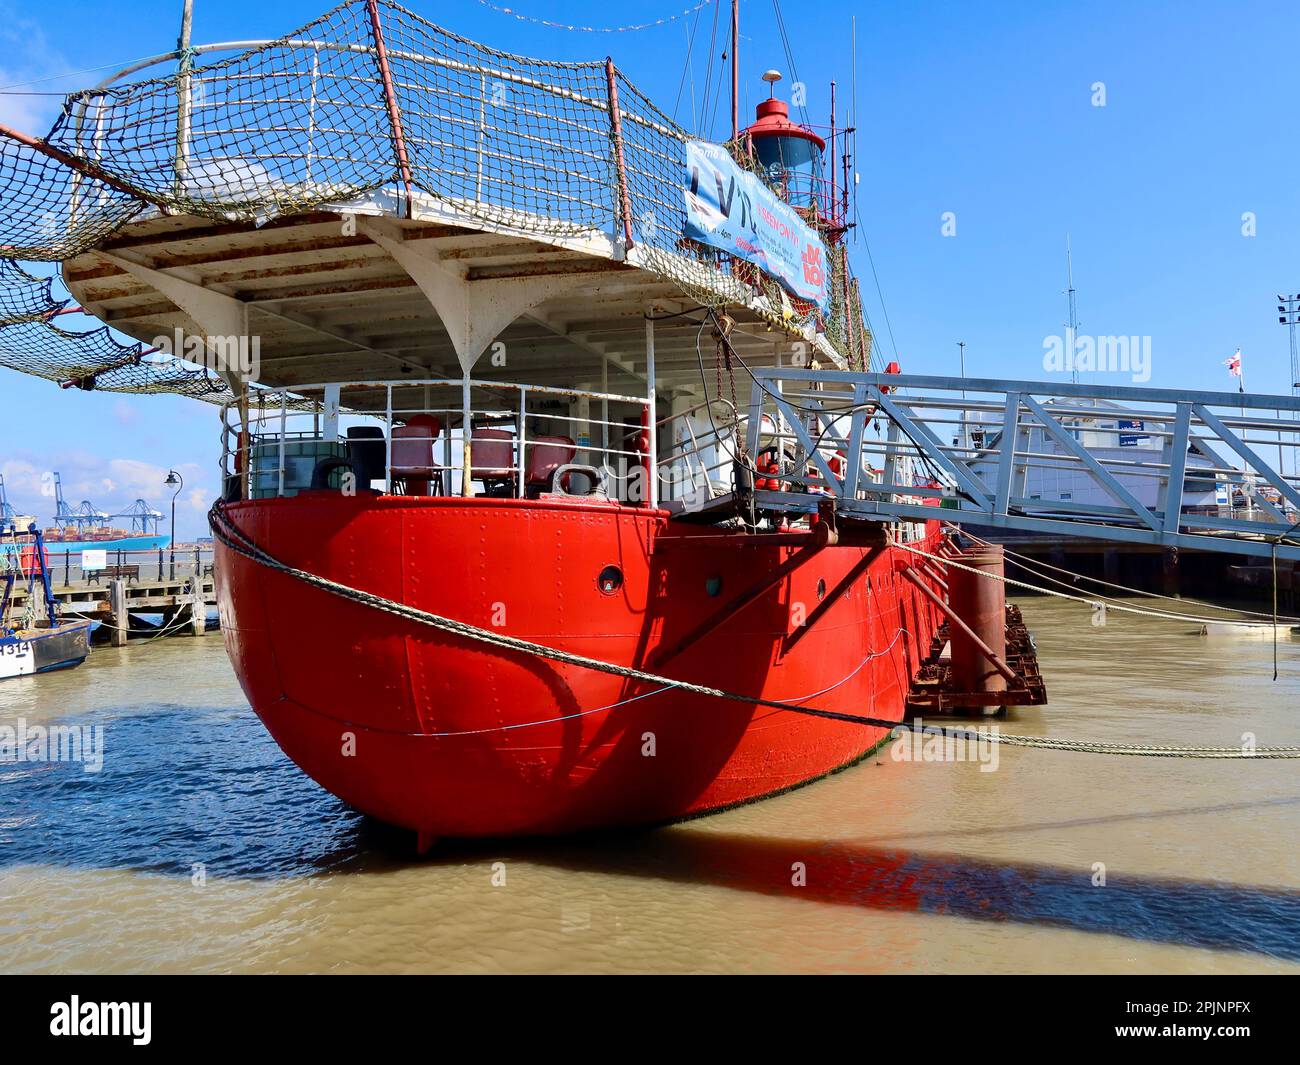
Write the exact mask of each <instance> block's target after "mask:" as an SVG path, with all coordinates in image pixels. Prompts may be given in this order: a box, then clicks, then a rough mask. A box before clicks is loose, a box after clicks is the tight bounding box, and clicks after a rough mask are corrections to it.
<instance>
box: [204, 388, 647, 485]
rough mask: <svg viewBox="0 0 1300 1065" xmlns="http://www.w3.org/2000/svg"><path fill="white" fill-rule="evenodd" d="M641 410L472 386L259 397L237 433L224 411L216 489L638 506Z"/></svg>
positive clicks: (642, 401) (584, 397) (282, 392)
mask: <svg viewBox="0 0 1300 1065" xmlns="http://www.w3.org/2000/svg"><path fill="white" fill-rule="evenodd" d="M648 409H649V401H648V400H647V399H646V398H645V397H641V396H626V395H620V394H615V393H606V392H595V391H588V390H583V389H571V388H555V387H550V386H545V385H533V384H523V383H515V382H503V381H485V380H474V379H470V380H462V379H455V380H452V379H446V378H432V379H428V380H416V381H412V380H400V381H365V382H338V383H332V382H331V383H322V384H313V385H295V386H294V387H293V388H292V389H289V388H284V389H274V390H262V391H259V392H258V394H257V397H256V402H255V404H254V405H252V406H250V407H249V409H248V411H247V415H246V422H245V424H246V426H247V431H246V433H245V434H241V433H240V432H239V431H238V429H237V428H236V426H235V425H234V424H232V420H231V419H232V415H234V414H235V408H234V405H233V404H230V405H227V406H226V407H224V408H223V420H222V458H221V470H222V477H223V483H224V484H225V485H226V495H227V496H228V497H232V496H242V497H244V498H252V499H265V498H273V497H280V496H293V495H296V494H297V493H298V492H300V491H302V490H304V489H309V488H312V487H316V488H333V489H337V490H342V491H348V492H351V491H358V490H382V491H383V492H384V493H386V494H401V495H423V496H450V495H455V496H468V495H474V494H480V495H491V496H508V497H513V498H525V497H528V496H537V495H541V494H559V495H567V496H597V497H605V498H609V499H616V500H620V501H623V502H628V503H642V502H645V499H646V497H645V490H644V485H645V481H646V479H647V478H646V476H645V468H646V463H647V452H646V450H645V448H644V435H645V429H644V426H645V422H646V415H645V414H644V413H643V412H646V411H648ZM466 427H468V430H469V431H468V433H467V432H466Z"/></svg>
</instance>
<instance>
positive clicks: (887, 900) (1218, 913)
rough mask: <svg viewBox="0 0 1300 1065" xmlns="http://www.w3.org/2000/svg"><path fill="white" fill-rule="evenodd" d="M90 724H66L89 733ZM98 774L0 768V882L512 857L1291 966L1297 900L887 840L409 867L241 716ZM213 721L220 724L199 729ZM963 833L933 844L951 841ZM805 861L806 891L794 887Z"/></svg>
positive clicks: (123, 729)
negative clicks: (82, 872) (42, 873)
mask: <svg viewBox="0 0 1300 1065" xmlns="http://www.w3.org/2000/svg"><path fill="white" fill-rule="evenodd" d="M95 716H96V715H94V714H89V715H85V716H83V717H80V718H79V722H80V723H81V724H90V725H93V724H95V723H96V722H95ZM106 723H108V724H109V725H110V727H109V729H108V731H107V735H106V746H105V764H104V768H103V770H102V771H101V772H99V773H94V774H92V773H84V772H82V771H81V769H80V768H79V767H76V766H72V765H67V764H54V765H51V764H34V763H16V764H15V763H9V764H0V871H2V870H4V869H6V868H14V867H19V866H27V865H33V866H42V867H45V868H49V867H51V866H54V867H60V868H66V869H87V870H94V869H124V870H134V871H143V872H150V873H154V874H157V875H164V876H176V877H188V876H189V875H190V873H191V871H192V869H193V866H194V864H195V863H197V862H202V863H203V864H204V866H205V867H206V869H207V870H208V874H209V875H217V876H224V877H238V878H242V879H248V880H268V881H274V880H283V879H288V878H300V877H310V876H320V875H347V876H358V875H364V874H368V873H375V872H392V871H395V870H399V869H411V868H413V867H417V866H418V867H422V868H427V869H428V870H429V871H430V873H431V874H432V873H434V872H435V871H436V870H437V869H438V867H439V866H441V865H444V864H445V865H451V866H456V865H461V864H463V863H464V862H466V861H475V860H480V859H481V860H488V861H493V860H499V859H503V858H504V859H513V860H517V861H528V862H532V863H536V864H539V865H544V866H549V867H550V868H553V869H557V870H563V871H568V872H574V873H591V874H600V875H613V876H622V877H635V878H638V879H641V880H652V881H657V882H662V883H665V884H690V885H701V884H705V885H713V886H716V887H720V888H725V889H729V890H733V891H742V892H750V893H754V894H759V895H765V896H772V897H781V898H788V899H790V900H792V901H793V900H798V901H800V902H803V903H813V904H823V905H838V906H851V907H859V908H863V909H871V910H885V911H899V912H911V913H917V914H933V915H948V916H957V917H964V918H969V919H974V920H979V921H992V922H1009V923H1017V924H1023V925H1030V926H1040V927H1050V928H1062V929H1070V930H1074V931H1080V932H1092V933H1102V934H1108V935H1118V936H1125V937H1128V938H1130V939H1134V940H1144V941H1151V942H1159V943H1171V944H1178V945H1185V946H1195V947H1205V948H1213V949H1227V950H1237V951H1250V952H1255V953H1259V954H1266V955H1270V956H1273V957H1276V958H1281V959H1286V960H1291V961H1300V892H1294V891H1288V890H1282V889H1276V888H1260V887H1252V886H1246V885H1238V884H1230V883H1217V882H1211V881H1197V880H1187V879H1164V878H1153V877H1143V876H1115V875H1112V876H1111V878H1110V881H1109V884H1108V886H1106V887H1105V888H1097V887H1094V886H1093V885H1092V883H1091V877H1090V871H1089V870H1087V869H1067V868H1063V867H1059V866H1053V865H1048V864H1042V863H1029V864H1024V863H1007V862H994V861H986V860H983V859H979V858H974V857H969V856H965V855H958V854H943V853H934V852H928V851H925V852H923V851H916V850H912V849H908V848H907V847H904V846H897V845H893V844H894V843H896V842H897V841H899V840H905V839H909V838H924V837H925V836H926V835H927V834H925V833H919V834H917V835H916V836H909V835H906V834H904V835H900V836H897V837H894V840H893V841H891V840H890V839H889V838H888V837H882V838H880V839H877V840H874V841H863V840H856V841H855V840H835V841H824V840H816V839H799V838H781V837H767V836H759V835H745V834H736V833H728V832H721V831H716V830H713V829H706V828H701V827H698V826H692V825H691V824H681V825H676V826H669V827H664V828H657V829H644V830H637V831H625V832H620V833H602V834H592V835H585V836H581V837H569V838H566V839H548V840H518V841H477V842H459V841H447V842H444V843H441V844H439V845H438V846H437V847H436V848H435V849H434V851H433V852H432V853H431V855H429V856H428V857H426V858H425V859H423V860H418V861H417V860H415V859H413V858H412V857H411V854H412V843H413V838H412V835H411V834H410V833H407V832H404V831H401V830H398V829H393V828H391V827H388V826H385V825H381V824H379V823H377V822H375V821H373V820H371V819H369V818H366V817H363V816H362V815H360V814H357V813H356V812H354V811H352V810H349V809H348V808H347V807H345V806H344V805H343V804H342V803H340V802H339V801H338V800H336V799H334V798H333V797H332V796H330V795H328V794H327V793H325V792H324V791H322V790H321V789H320V788H318V787H317V786H316V785H315V784H313V783H312V782H311V781H309V780H308V779H307V778H306V777H305V776H303V775H302V773H300V772H299V771H298V769H297V768H296V767H295V766H294V765H293V764H292V763H291V762H289V761H288V759H286V758H285V757H284V755H283V754H281V752H280V751H279V749H278V748H277V747H276V746H275V744H274V742H273V741H272V740H271V739H270V737H269V736H267V734H266V733H265V732H264V731H263V730H262V728H261V726H260V724H259V723H258V722H257V721H256V719H254V718H253V716H252V715H251V714H249V713H248V711H247V709H245V708H244V707H230V708H217V709H204V710H197V711H196V710H195V709H194V708H193V707H181V706H166V705H164V706H152V707H148V708H143V709H141V710H139V711H137V712H134V713H131V714H128V715H125V716H116V717H114V718H112V720H111V722H108V721H107V720H106ZM214 725H216V726H220V727H213V726H214ZM1280 803H1300V796H1297V797H1295V798H1288V799H1271V800H1265V801H1263V802H1259V803H1231V804H1221V805H1218V806H1207V807H1202V808H1199V809H1197V808H1192V809H1180V810H1170V811H1168V812H1167V813H1166V814H1161V813H1159V812H1156V813H1145V814H1124V815H1117V816H1115V817H1107V818H1095V819H1091V818H1090V819H1077V820H1070V821H1064V822H1059V823H1057V824H1056V825H1052V824H1042V823H1037V824H1027V825H1021V826H1017V825H1006V826H1001V827H1000V828H999V829H998V831H999V832H1016V831H1020V830H1030V829H1032V830H1041V829H1044V828H1052V827H1061V828H1070V827H1073V826H1076V825H1080V824H1098V823H1103V822H1113V821H1124V820H1132V819H1139V818H1140V819H1150V818H1158V817H1161V816H1170V817H1182V816H1187V815H1188V814H1195V813H1216V812H1220V811H1223V810H1234V811H1238V810H1244V809H1247V808H1250V807H1253V806H1270V805H1277V804H1280ZM979 834H980V831H979V830H975V831H973V832H969V833H967V832H961V831H953V832H944V833H936V834H935V835H941V836H946V837H953V838H959V837H963V836H965V835H973V836H978V835H979ZM796 862H802V863H803V864H804V866H805V868H806V885H805V886H801V887H795V886H793V885H792V882H791V881H792V875H793V874H792V866H793V864H794V863H796Z"/></svg>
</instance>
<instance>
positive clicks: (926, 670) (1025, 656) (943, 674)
mask: <svg viewBox="0 0 1300 1065" xmlns="http://www.w3.org/2000/svg"><path fill="white" fill-rule="evenodd" d="M947 648H948V623H947V622H944V624H943V625H942V626H940V628H939V630H938V631H937V632H936V633H935V635H934V639H933V640H932V641H931V643H930V651H929V654H927V655H926V657H925V660H924V661H923V662H922V663H921V668H920V670H919V671H918V672H917V675H916V678H915V679H914V680H913V681H912V687H911V690H910V692H909V693H908V698H907V709H908V712H909V713H913V714H915V713H920V712H923V711H928V712H931V713H933V712H936V711H938V712H944V711H953V710H965V709H972V708H975V707H1005V706H1042V705H1043V704H1044V703H1046V702H1047V687H1046V685H1045V684H1044V683H1043V676H1042V674H1041V673H1040V672H1039V669H1038V654H1037V651H1036V650H1035V649H1034V641H1033V638H1032V637H1031V636H1030V635H1029V630H1028V629H1027V628H1026V627H1025V620H1024V618H1023V616H1022V615H1021V613H1020V608H1019V607H1018V606H1012V605H1010V604H1008V606H1007V659H1006V660H1007V665H1009V666H1010V667H1011V669H1012V670H1013V671H1014V672H1015V674H1016V676H1017V677H1018V678H1019V679H1020V681H1021V684H1022V686H1021V687H1016V688H1010V689H1008V690H1007V691H1002V692H962V691H954V690H953V689H952V664H951V662H950V660H949V658H948V657H947V655H946V654H945V653H944V652H945V651H946V650H947Z"/></svg>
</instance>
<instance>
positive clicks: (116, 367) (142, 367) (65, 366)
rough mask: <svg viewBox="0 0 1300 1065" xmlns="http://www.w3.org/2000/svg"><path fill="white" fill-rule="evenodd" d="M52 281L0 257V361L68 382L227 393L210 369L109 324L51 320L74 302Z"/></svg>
mask: <svg viewBox="0 0 1300 1065" xmlns="http://www.w3.org/2000/svg"><path fill="white" fill-rule="evenodd" d="M55 284H56V279H55V278H53V277H37V276H35V275H33V274H29V273H28V272H27V271H26V270H24V269H23V268H22V267H21V266H19V265H18V264H17V263H15V262H12V261H10V260H7V259H0V366H6V367H8V368H10V369H13V370H21V371H23V372H24V373H30V374H35V375H36V376H37V377H44V378H46V379H47V380H50V381H57V382H59V383H60V384H66V385H68V386H69V387H80V388H92V387H93V388H96V389H104V390H106V391H111V392H177V393H180V394H182V395H187V396H193V397H195V398H198V399H210V400H220V401H224V400H225V399H229V398H230V395H231V393H230V390H229V389H228V388H227V387H226V386H225V384H223V383H222V382H221V381H220V380H219V379H218V378H216V377H215V376H213V375H212V374H209V373H207V372H206V371H204V370H202V369H198V368H194V367H190V366H189V365H187V364H186V363H184V362H181V361H180V360H178V359H175V358H173V357H171V356H170V355H167V354H164V353H161V352H151V351H149V350H147V349H146V348H145V347H144V345H142V344H137V343H134V342H123V341H121V340H118V339H117V338H116V335H115V333H114V331H113V330H111V329H110V328H109V327H108V326H100V327H99V328H97V329H90V330H86V331H77V330H70V329H64V328H62V327H61V326H59V325H57V324H55V323H56V320H57V319H58V318H59V317H61V316H62V315H63V314H64V313H68V311H69V307H70V304H71V302H72V301H71V300H69V299H67V298H63V299H60V298H56V297H55V295H54V286H55ZM71 310H75V308H71Z"/></svg>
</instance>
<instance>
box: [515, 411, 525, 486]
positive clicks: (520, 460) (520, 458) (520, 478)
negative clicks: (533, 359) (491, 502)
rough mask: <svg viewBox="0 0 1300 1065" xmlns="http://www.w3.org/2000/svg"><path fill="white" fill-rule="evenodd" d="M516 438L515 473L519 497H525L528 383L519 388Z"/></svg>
mask: <svg viewBox="0 0 1300 1065" xmlns="http://www.w3.org/2000/svg"><path fill="white" fill-rule="evenodd" d="M515 440H516V445H515V446H516V449H517V450H516V456H517V457H516V459H515V463H516V465H517V466H518V469H516V470H515V475H516V478H517V483H518V485H519V498H520V499H523V498H524V492H525V490H526V489H527V487H528V485H527V482H526V480H525V478H526V477H527V475H528V457H527V456H528V387H527V386H526V385H521V386H520V388H519V433H518V434H517V436H516V438H515Z"/></svg>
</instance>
